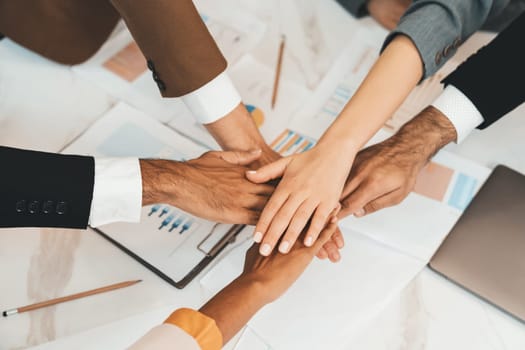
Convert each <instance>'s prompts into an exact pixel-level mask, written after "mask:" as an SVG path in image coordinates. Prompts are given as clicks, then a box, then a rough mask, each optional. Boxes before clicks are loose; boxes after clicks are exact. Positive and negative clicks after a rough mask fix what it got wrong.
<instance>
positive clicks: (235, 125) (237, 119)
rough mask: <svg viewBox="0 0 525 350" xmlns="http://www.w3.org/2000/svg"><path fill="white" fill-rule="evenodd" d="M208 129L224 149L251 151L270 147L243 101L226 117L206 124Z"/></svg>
mask: <svg viewBox="0 0 525 350" xmlns="http://www.w3.org/2000/svg"><path fill="white" fill-rule="evenodd" d="M205 127H206V129H207V130H208V131H209V132H210V134H211V135H212V136H213V137H214V138H215V140H216V141H217V143H218V144H219V145H220V146H221V147H222V149H224V150H227V151H229V150H235V151H250V150H254V149H262V150H263V151H264V149H263V148H265V147H268V146H267V145H266V142H265V141H264V139H263V137H262V135H261V133H260V132H259V130H258V129H257V126H256V125H255V122H254V121H253V118H252V116H251V115H250V113H248V110H247V109H246V107H244V105H243V104H242V103H241V104H239V105H238V106H237V107H236V108H235V109H234V110H233V111H231V112H230V113H229V114H228V115H226V116H225V117H223V118H221V119H219V120H217V121H216V122H214V123H210V124H206V125H205Z"/></svg>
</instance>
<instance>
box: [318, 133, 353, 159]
mask: <svg viewBox="0 0 525 350" xmlns="http://www.w3.org/2000/svg"><path fill="white" fill-rule="evenodd" d="M315 147H316V148H317V149H319V150H322V152H323V154H337V155H339V156H341V155H343V156H344V155H348V156H349V158H350V159H347V160H348V161H350V162H353V159H354V157H355V155H356V154H357V152H359V150H360V149H361V147H362V145H361V144H360V143H359V141H357V140H356V139H355V138H354V137H352V136H350V135H347V134H341V133H338V132H334V133H326V134H324V135H323V136H322V137H321V138H320V139H319V141H318V142H317V144H316V146H315Z"/></svg>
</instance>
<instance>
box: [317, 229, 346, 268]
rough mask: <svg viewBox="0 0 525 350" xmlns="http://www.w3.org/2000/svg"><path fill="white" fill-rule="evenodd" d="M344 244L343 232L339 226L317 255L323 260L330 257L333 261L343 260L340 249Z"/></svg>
mask: <svg viewBox="0 0 525 350" xmlns="http://www.w3.org/2000/svg"><path fill="white" fill-rule="evenodd" d="M344 246H345V240H344V238H343V234H342V233H341V230H340V229H339V228H336V230H335V232H334V234H333V235H332V237H330V239H329V240H328V242H326V243H325V244H324V245H323V246H322V247H321V249H319V251H318V252H317V254H316V256H317V258H319V259H321V260H324V259H326V258H328V259H329V260H330V261H331V262H333V263H336V262H339V260H341V254H340V253H339V250H341V249H343V247H344Z"/></svg>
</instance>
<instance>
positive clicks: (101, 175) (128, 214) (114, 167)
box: [89, 158, 142, 227]
mask: <svg viewBox="0 0 525 350" xmlns="http://www.w3.org/2000/svg"><path fill="white" fill-rule="evenodd" d="M141 209H142V178H141V175H140V164H139V160H138V159H137V158H95V184H94V187H93V200H92V202H91V213H90V216H89V224H90V226H91V227H97V226H101V225H105V224H109V223H112V222H117V221H126V222H139V221H140V214H141Z"/></svg>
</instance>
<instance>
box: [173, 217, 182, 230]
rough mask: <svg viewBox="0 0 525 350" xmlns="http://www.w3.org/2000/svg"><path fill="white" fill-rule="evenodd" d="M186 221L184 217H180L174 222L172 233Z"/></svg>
mask: <svg viewBox="0 0 525 350" xmlns="http://www.w3.org/2000/svg"><path fill="white" fill-rule="evenodd" d="M183 221H184V216H181V217H179V218H178V219H177V220H175V221H174V222H173V224H172V225H171V228H170V232H172V231H173V230H174V229H176V228H179V226H180V224H182V222H183Z"/></svg>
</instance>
